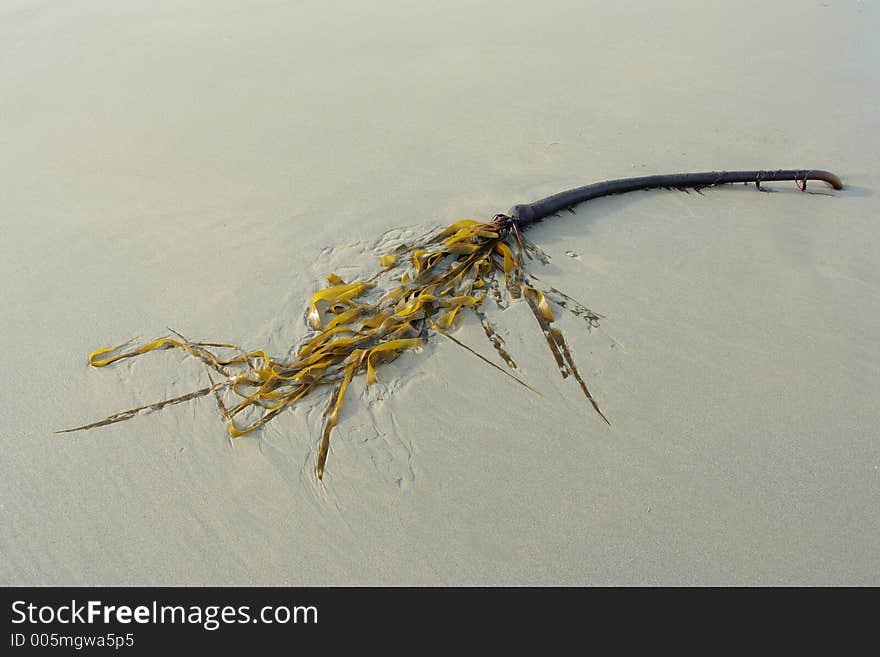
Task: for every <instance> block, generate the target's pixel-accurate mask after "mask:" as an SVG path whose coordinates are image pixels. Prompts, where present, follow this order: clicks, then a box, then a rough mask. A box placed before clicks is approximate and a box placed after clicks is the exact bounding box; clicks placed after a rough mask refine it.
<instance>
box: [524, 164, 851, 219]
mask: <svg viewBox="0 0 880 657" xmlns="http://www.w3.org/2000/svg"><path fill="white" fill-rule="evenodd" d="M780 180H794V181H795V182H797V183H798V184H799V185H800V187H801V190H806V188H807V181H808V180H822V181H824V182H826V183H828V184H829V185H831V186H832V187H833V188H834V189H843V183H842V182H841V180H840V178H838V177H837V176H836V175H835V174H833V173H831V172H830V171H821V170H819V169H779V170H777V171H705V172H703V173H672V174H665V175H659V176H642V177H640V178H621V179H618V180H605V181H603V182H597V183H593V184H592V185H585V186H584V187H577V188H575V189H569V190H568V191H565V192H560V193H558V194H554V195H553V196H548V197H547V198H542V199H541V200H539V201H535V202H534V203H526V204H522V205H515V206H513V207H512V208H511V209H510V217H511V218H512V219H513V220H514V223H516V225H517V226H518V227H519V228H525V227H526V226H528V225H529V224H531V223H533V222H536V221H540V220H541V219H543V218H544V217H547V216H550V215H552V214H555V213H557V212H559V211H560V210H565V209H566V208H572V207H574V206H575V205H578V204H579V203H583V202H584V201H589V200H591V199H594V198H599V197H600V196H610V195H612V194H625V193H626V192H634V191H636V190H639V189H657V188H670V189H675V188H681V189H687V188H694V189H700V188H702V187H712V186H714V185H725V184H729V183H755V185H757V186H758V187H760V186H761V183H762V182H773V181H780Z"/></svg>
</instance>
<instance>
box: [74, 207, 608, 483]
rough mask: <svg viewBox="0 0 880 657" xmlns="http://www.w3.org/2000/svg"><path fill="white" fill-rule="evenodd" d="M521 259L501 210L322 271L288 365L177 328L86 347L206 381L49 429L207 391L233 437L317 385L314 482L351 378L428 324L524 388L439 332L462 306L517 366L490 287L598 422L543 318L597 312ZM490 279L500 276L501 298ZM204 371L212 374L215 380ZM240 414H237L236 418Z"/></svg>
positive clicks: (96, 362)
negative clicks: (133, 343)
mask: <svg viewBox="0 0 880 657" xmlns="http://www.w3.org/2000/svg"><path fill="white" fill-rule="evenodd" d="M524 258H529V259H533V258H538V259H539V260H541V261H542V262H546V260H547V256H546V255H544V254H543V252H541V251H540V249H538V248H537V247H536V246H535V245H533V244H531V243H530V242H528V241H526V240H525V238H524V237H523V236H522V234H521V232H520V231H519V230H518V229H517V225H516V223H515V221H514V220H513V219H512V218H511V217H509V216H507V215H502V214H499V215H496V216H495V218H494V219H493V221H492V222H490V223H480V222H477V221H471V220H464V221H459V222H457V223H454V224H452V225H450V226H448V227H447V228H445V229H443V230H441V231H439V232H437V233H435V234H432V235H427V236H425V237H423V238H421V239H419V240H416V243H415V244H412V245H402V246H399V247H398V248H397V249H395V250H394V251H393V252H392V253H389V254H387V255H384V256H381V258H380V263H381V266H382V271H380V272H379V273H378V274H376V275H375V276H373V278H371V279H370V280H368V281H363V282H353V283H346V282H345V281H343V280H342V279H341V278H339V277H338V276H336V275H335V274H330V276H329V277H328V282H329V287H327V288H325V289H323V290H320V291H318V292H317V293H315V295H314V296H313V297H312V300H311V304H310V305H309V308H308V315H307V323H308V325H309V327H310V328H311V329H312V330H313V331H314V332H315V333H314V335H313V337H311V338H310V339H309V340H308V341H307V342H306V343H305V344H304V345H303V346H302V347H301V348H300V349H299V351H298V353H297V357H296V359H295V360H292V361H285V360H275V359H273V358H271V357H270V356H269V355H267V354H266V353H265V352H264V351H262V350H257V351H245V350H243V349H241V348H240V347H237V346H235V345H231V344H227V343H217V342H192V341H190V340H187V339H186V338H185V337H183V336H182V335H180V334H179V333H177V332H174V334H175V337H164V338H159V339H157V340H154V341H152V342H149V343H148V344H144V345H142V346H140V347H137V348H134V349H130V350H126V347H127V346H128V344H127V343H126V344H123V345H117V346H114V347H106V348H104V349H98V350H97V351H94V352H92V353H91V354H90V355H89V359H88V360H89V364H90V365H91V366H93V367H104V366H106V365H110V364H111V363H115V362H117V361H120V360H123V359H126V358H133V357H135V356H140V355H143V354H146V353H149V352H151V351H157V350H163V349H182V350H183V351H185V352H187V353H188V354H190V355H191V356H194V357H196V358H198V359H199V360H201V361H202V362H203V363H204V364H205V366H206V368H207V371H208V379H209V381H210V384H211V385H210V386H208V387H205V388H201V389H199V390H196V391H194V392H190V393H188V394H186V395H182V396H180V397H175V398H172V399H166V400H164V401H160V402H157V403H154V404H149V405H147V406H141V407H138V408H133V409H129V410H127V411H123V412H121V413H115V414H113V415H111V416H109V417H107V418H105V419H104V420H101V421H99V422H93V423H91V424H86V425H83V426H80V427H75V428H73V429H65V430H64V431H61V432H58V433H65V432H70V431H81V430H84V429H92V428H95V427H100V426H105V425H109V424H114V423H116V422H122V421H124V420H128V419H131V418H132V417H135V416H136V415H138V414H139V413H141V412H143V411H148V410H161V409H163V408H165V407H167V406H171V405H174V404H179V403H182V402H185V401H189V400H191V399H196V398H198V397H203V396H206V395H209V394H213V395H214V397H215V399H216V401H217V406H218V408H219V409H220V413H221V415H222V416H223V419H224V420H225V422H226V429H227V431H228V433H229V436H230V437H231V438H234V437H237V436H242V435H244V434H247V433H250V432H252V431H254V430H256V429H258V428H260V427H262V426H263V425H265V424H266V423H267V422H269V421H270V420H272V419H273V418H274V417H276V416H277V415H278V414H280V413H281V412H282V411H284V410H285V409H286V408H288V407H290V406H292V405H294V404H296V402H298V401H299V400H301V399H303V398H304V397H306V396H307V395H309V394H310V393H312V392H313V391H315V390H316V389H317V388H319V387H322V386H332V387H333V388H332V393H331V395H330V400H329V403H328V405H327V407H326V409H325V411H324V428H323V432H322V435H321V444H320V447H319V449H318V457H317V463H316V471H317V475H318V478H319V479H322V478H323V476H324V468H325V465H326V462H327V453H328V450H329V447H330V434H331V432H332V431H333V428H334V427H335V426H336V424H337V423H338V421H339V412H340V409H341V408H342V403H343V400H344V398H345V393H346V391H347V389H348V386H349V384H350V383H351V381H352V379H353V378H354V377H355V375H357V374H359V373H360V372H363V371H366V375H367V384H368V385H369V384H373V383H375V382H376V381H377V380H378V379H377V375H376V367H377V366H378V365H380V364H382V363H387V362H390V361H391V360H393V359H395V358H397V356H399V355H400V354H401V353H402V352H403V351H406V350H410V349H417V348H418V347H420V346H421V345H422V344H423V343H424V342H425V340H426V339H427V338H428V337H429V335H430V333H431V332H432V331H436V332H437V333H440V334H442V335H444V336H446V337H447V338H449V339H450V340H452V341H453V342H455V343H456V344H458V345H460V346H462V347H463V348H465V349H467V350H468V351H469V352H471V353H472V354H474V355H475V356H477V357H478V358H480V359H482V360H483V361H485V362H486V363H488V364H489V365H491V366H493V367H495V368H496V369H498V370H500V371H501V372H504V373H505V374H507V375H508V376H510V377H511V378H513V379H514V380H516V381H517V382H518V383H520V384H522V385H524V386H526V387H529V386H528V385H527V384H526V383H525V382H524V381H522V380H521V379H519V378H518V377H516V376H514V375H513V374H511V373H510V372H509V371H507V370H505V369H503V368H501V367H500V366H498V365H496V364H495V363H494V362H492V361H491V360H489V359H487V358H485V357H484V356H482V355H480V354H479V353H477V352H476V351H474V350H473V349H471V348H470V347H468V346H467V345H465V344H464V343H462V342H461V341H459V340H458V339H457V338H455V337H453V336H452V335H450V333H449V332H448V330H449V329H451V328H452V327H454V325H455V322H456V318H457V317H458V316H459V313H460V311H461V310H462V309H468V310H471V311H472V312H473V313H474V314H475V315H476V316H477V318H478V319H479V321H480V323H481V325H482V327H483V330H484V331H485V333H486V336H487V337H488V339H489V341H490V342H491V344H492V345H493V347H494V348H495V350H496V351H497V353H498V355H499V356H500V357H501V359H502V360H503V361H504V362H505V363H506V364H507V365H508V367H510V368H512V369H515V368H516V363H515V362H514V361H513V359H512V358H511V356H510V354H509V353H508V352H507V351H506V349H505V348H504V340H503V339H502V338H501V336H500V335H498V333H497V332H496V331H495V329H494V328H493V327H492V324H491V323H490V322H489V320H488V319H487V317H486V315H485V314H484V313H483V312H482V310H481V306H482V304H483V302H484V301H485V299H486V297H487V296H488V295H490V294H491V296H492V297H493V298H494V299H495V301H496V302H497V304H498V305H499V306H501V307H504V305H505V304H506V303H507V301H508V300H509V299H525V301H526V303H527V304H528V306H529V308H530V309H531V311H532V313H533V314H534V316H535V319H536V320H537V322H538V325H539V326H540V328H541V330H542V331H543V333H544V337H545V339H546V341H547V345H548V346H549V348H550V352H551V353H552V355H553V358H554V360H555V361H556V365H557V367H558V368H559V371H560V373H561V374H562V377H563V378H567V377H568V376H569V375H570V376H572V377H573V378H574V379H575V381H577V383H578V385H579V386H580V388H581V390H582V391H583V393H584V395H586V397H587V399H588V400H589V401H590V403H591V404H592V405H593V408H594V409H595V410H596V412H597V413H598V414H599V415H600V416H601V417H602V419H603V420H605V422H608V418H606V417H605V415H604V413H602V411H601V410H600V409H599V406H598V404H597V403H596V400H595V399H593V396H592V395H591V394H590V391H589V390H588V388H587V385H586V383H585V382H584V379H583V378H582V377H581V375H580V373H579V372H578V369H577V367H576V366H575V364H574V361H573V360H572V357H571V351H570V350H569V348H568V345H567V344H566V342H565V340H564V338H563V336H562V332H561V331H560V330H559V329H558V328H557V327H556V326H554V324H553V322H554V315H553V311H552V309H551V307H550V301H553V302H554V303H556V304H557V305H559V306H560V307H562V308H566V309H568V310H569V311H571V312H573V313H574V314H575V315H578V316H579V317H581V318H583V319H584V320H585V321H586V322H588V323H589V324H590V325H592V326H596V323H597V321H598V319H599V315H596V314H595V313H593V312H592V311H590V310H589V309H587V308H585V307H584V306H582V305H581V304H579V303H578V302H576V301H574V300H573V299H571V298H570V297H568V296H567V295H565V294H563V293H562V292H560V291H559V290H556V289H555V288H551V289H550V290H545V291H541V290H539V289H538V288H537V287H535V285H534V284H533V282H532V279H531V277H530V276H529V274H528V273H527V271H526V270H525V268H524ZM499 279H503V284H504V286H503V289H504V291H505V292H506V295H505V294H504V293H503V292H502V288H501V285H500V284H499ZM377 281H378V282H377ZM383 281H384V282H386V283H389V284H394V286H393V287H391V289H390V290H389V291H387V292H382V290H383V289H387V287H388V285H385V286H383V285H379V282H383ZM505 296H506V297H507V299H505V298H504V297H505ZM212 372H213V373H216V374H218V375H219V376H220V377H222V378H221V379H220V380H219V381H216V382H215V380H214V377H213V376H212ZM530 389H531V388H530ZM228 392H231V393H234V397H235V398H236V399H237V400H238V401H237V403H235V405H233V406H229V405H227V404H226V403H225V402H224V397H223V395H224V393H228ZM240 418H246V420H245V421H244V422H242V421H241V419H240Z"/></svg>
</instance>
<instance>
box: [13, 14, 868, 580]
mask: <svg viewBox="0 0 880 657" xmlns="http://www.w3.org/2000/svg"><path fill="white" fill-rule="evenodd" d="M245 4H246V6H245ZM878 28H880V11H878V8H877V6H876V5H875V4H872V3H868V2H834V1H828V2H818V1H817V2H807V3H799V4H798V6H797V9H793V8H792V7H791V6H789V5H787V4H784V3H757V2H740V3H736V4H735V6H733V5H730V4H729V3H727V5H725V4H723V3H718V2H701V1H696V0H682V1H677V2H670V3H663V7H662V8H661V7H660V6H659V4H654V3H639V2H633V3H628V2H617V3H610V2H584V1H578V2H569V3H566V2H558V1H552V2H551V1H548V2H542V3H531V2H514V3H511V2H503V3H502V2H486V1H483V2H455V1H453V2H443V3H409V2H402V1H398V2H393V1H389V2H379V3H360V2H351V3H333V5H332V7H328V6H326V3H319V2H301V3H278V2H252V3H232V2H213V3H204V2H181V1H175V2H153V1H150V2H146V1H143V0H137V1H130V2H125V3H117V2H110V1H105V2H97V1H94V2H78V3H75V4H73V5H69V6H67V5H64V6H62V5H58V4H55V3H42V2H37V1H23V0H18V1H13V2H8V1H7V2H4V3H3V4H2V6H0V116H2V121H0V180H2V183H0V188H2V189H0V221H2V226H3V239H2V240H0V280H2V282H3V288H2V289H3V313H2V316H0V337H2V342H3V346H4V356H3V360H4V367H3V372H4V376H3V380H2V391H3V411H4V412H3V422H2V432H0V440H2V445H3V456H2V458H0V584H7V585H10V584H11V585H246V584H254V585H390V584H402V585H443V584H451V585H499V584H526V585H531V584H563V585H605V584H612V585H618V584H620V585H624V584H636V585H656V584H673V585H676V584H678V585H708V584H722V585H743V584H758V585H782V584H798V585H800V584H804V585H813V584H817V585H825V584H855V585H862V584H873V585H878V584H880V576H878V573H880V552H878V550H877V545H878V544H880V442H878V438H877V436H878V429H877V427H878V420H880V405H878V402H877V398H878V392H880V377H878V372H880V328H878V327H880V271H878V267H877V263H878V262H880V239H878V237H880V228H878V216H880V196H878V193H880V192H878V190H880V174H878V172H880V161H878V158H880V156H878V149H877V148H876V142H877V135H878V133H880V111H878V99H880V84H878V82H880V74H878V70H877V65H876V63H877V62H878V61H880V45H878V41H877V39H876V34H877V31H878ZM798 167H808V168H809V167H814V168H824V169H830V170H832V171H835V172H836V173H838V174H839V175H840V176H841V177H842V178H843V179H844V182H845V183H846V185H847V187H846V189H844V190H843V191H841V192H832V191H830V190H828V189H827V188H825V187H824V186H823V185H822V184H821V183H811V184H810V186H809V188H808V191H810V192H814V193H810V194H803V193H800V192H799V191H798V190H797V188H796V187H795V185H794V184H793V183H779V184H774V185H768V186H767V187H768V188H771V189H772V190H773V192H774V193H763V194H762V193H758V192H756V191H755V190H754V188H753V187H751V188H746V187H743V186H735V187H733V186H731V187H727V188H718V189H711V190H705V191H704V193H703V194H702V195H699V194H694V193H691V194H684V193H680V192H670V191H656V192H638V193H633V194H629V195H626V196H620V197H612V198H606V199H600V200H596V201H593V202H590V203H587V204H584V205H582V206H580V207H579V208H577V211H576V213H575V214H574V215H571V214H568V213H564V214H563V216H561V217H559V218H551V219H550V220H548V221H546V222H544V223H542V224H540V225H538V226H536V227H535V228H533V229H532V230H530V231H529V237H530V239H531V240H533V241H534V242H536V243H537V244H539V245H540V246H541V247H542V248H543V249H544V250H545V251H546V252H547V253H548V254H549V255H550V256H551V258H552V260H551V263H550V264H549V265H547V266H541V265H538V264H535V265H533V266H532V270H533V272H534V273H535V274H536V275H537V276H539V277H540V278H541V280H542V282H543V283H545V284H546V285H548V286H554V287H557V288H559V289H561V290H563V291H565V292H567V293H569V294H570V295H572V296H573V297H575V298H577V299H579V300H581V301H583V302H584V303H586V304H587V305H588V306H590V307H591V308H592V309H593V310H595V311H597V312H599V313H601V314H603V315H604V316H605V318H604V319H603V320H602V322H601V326H600V328H599V329H598V330H595V331H592V332H589V331H587V330H586V327H585V325H584V324H583V323H581V322H580V321H579V320H578V319H577V318H574V317H571V316H562V317H561V318H560V325H561V326H562V328H563V329H564V331H565V333H566V336H567V338H568V340H569V342H570V344H571V346H572V349H573V351H574V358H575V360H576V361H577V362H578V364H579V365H580V367H581V371H582V373H583V374H584V376H585V378H586V380H587V383H588V384H589V386H590V388H591V390H592V392H593V394H594V395H595V397H596V398H597V399H598V401H599V403H600V404H601V406H602V408H603V410H604V411H605V412H606V414H607V415H608V417H609V419H610V421H611V425H610V426H607V425H605V423H604V422H602V420H601V418H599V417H598V416H597V415H596V413H595V412H594V411H593V410H592V408H591V407H590V406H589V404H588V403H586V400H585V399H584V398H583V396H582V395H581V393H580V391H579V390H578V388H577V386H576V385H575V384H574V383H573V382H571V381H563V380H562V379H561V378H560V377H559V373H558V372H557V371H556V368H555V365H554V364H553V361H552V359H551V356H550V354H549V352H548V350H547V346H546V344H545V342H544V340H543V338H542V336H541V334H540V332H539V330H538V328H537V326H536V325H535V322H534V319H533V318H532V317H531V316H530V314H529V312H528V309H527V308H526V307H525V306H524V305H523V304H522V303H514V304H512V305H511V306H510V307H509V308H508V309H507V310H505V311H503V312H500V311H497V310H491V309H490V311H489V312H490V318H491V319H492V320H493V321H494V322H495V323H496V324H497V325H498V326H499V329H500V330H501V332H502V335H503V336H504V338H505V340H506V341H507V344H508V347H509V350H510V351H511V353H512V354H513V355H514V357H515V358H516V359H517V362H518V364H519V365H520V374H521V375H522V376H523V377H524V378H525V379H526V380H527V381H528V383H529V384H530V385H532V386H533V387H535V388H536V389H537V390H539V391H540V392H541V394H542V396H538V395H535V394H533V393H531V392H529V391H528V390H526V389H525V388H522V387H521V386H518V385H516V384H515V383H514V382H512V381H510V380H509V379H507V378H506V377H503V376H501V375H500V374H499V373H498V372H496V371H494V370H492V369H491V368H489V367H487V366H486V365H485V364H484V363H482V362H480V361H479V360H478V359H476V358H474V357H473V356H471V355H470V354H468V353H466V352H465V351H464V350H461V349H459V348H458V347H457V346H456V345H454V344H453V343H451V342H450V341H448V340H444V339H442V338H434V339H432V340H431V341H430V342H429V343H428V344H427V345H426V346H425V347H424V348H423V349H422V351H421V352H419V353H405V354H403V355H402V356H401V357H400V358H399V359H397V360H396V361H395V362H394V363H391V364H389V365H388V366H386V367H383V368H381V369H380V371H379V376H380V383H379V384H377V386H375V387H373V388H372V389H370V390H366V389H365V383H364V381H363V377H361V378H359V379H358V380H356V382H355V383H354V384H353V388H352V393H350V394H351V398H350V399H349V400H348V402H347V403H346V405H345V407H344V412H343V414H342V418H341V421H340V424H339V426H338V427H337V428H336V430H335V432H334V435H333V441H332V444H331V452H330V457H329V460H328V465H327V474H326V476H325V477H324V480H323V482H319V481H318V480H317V479H316V476H315V473H314V463H315V454H316V451H317V445H318V441H319V439H320V432H321V411H322V409H323V406H324V403H325V399H326V398H325V397H321V398H319V399H318V400H315V402H313V403H310V404H308V405H303V407H301V408H299V409H298V410H296V411H295V412H291V413H285V414H284V415H282V416H281V417H279V418H277V419H276V420H275V421H273V422H272V423H271V424H270V425H269V426H268V427H267V428H266V429H265V430H264V431H262V432H260V433H258V434H255V435H252V436H248V437H244V438H241V439H239V440H237V441H236V443H235V446H234V448H233V447H231V446H230V443H229V441H228V439H227V437H226V434H225V429H224V426H223V422H222V420H221V418H220V417H219V415H218V411H217V407H216V405H215V404H214V402H213V400H211V399H210V398H205V399H202V400H199V401H195V402H191V403H188V404H185V405H181V406H176V407H173V408H169V409H166V410H164V411H162V412H158V413H152V414H150V415H148V416H145V417H137V418H135V419H133V420H131V421H128V422H123V423H120V424H116V425H114V426H110V427H105V428H101V429H96V430H91V431H87V432H81V433H73V434H62V435H55V434H53V433H52V432H53V431H55V430H58V429H63V428H67V427H70V426H75V425H78V424H82V423H85V422H90V421H94V420H98V419H101V418H103V417H105V416H107V415H109V414H110V413H113V412H116V411H120V410H124V409H127V408H131V407H133V406H137V405H140V404H145V403H149V402H153V401H157V400H160V399H163V398H165V397H168V396H172V395H175V394H182V393H184V392H187V391H189V390H192V389H195V388H198V387H202V386H203V385H205V376H204V369H203V368H202V367H201V365H200V364H199V363H198V362H195V361H194V360H193V359H187V358H185V357H184V356H183V355H182V354H180V353H177V352H163V353H157V354H151V355H149V356H145V357H143V358H139V359H134V360H131V361H126V362H122V363H118V364H117V365H114V366H111V367H108V368H105V369H93V368H90V367H89V366H88V365H87V363H86V355H87V354H88V353H89V352H90V351H92V350H93V349H96V348H98V347H103V346H107V345H110V344H115V343H119V342H123V341H125V340H127V339H129V338H133V337H135V336H140V337H141V338H143V339H150V338H153V337H158V336H161V335H165V334H167V329H166V327H172V328H174V329H177V330H179V331H181V332H182V333H184V334H185V335H187V336H189V337H192V338H201V339H210V340H221V341H229V342H234V343H237V344H240V345H242V346H245V347H247V348H253V349H257V348H265V349H266V350H267V351H269V352H270V353H273V354H277V355H284V354H286V353H287V352H288V350H289V349H290V348H291V346H292V345H294V344H295V343H296V342H297V341H298V340H300V339H302V337H303V336H305V335H306V333H307V328H306V326H305V324H304V321H303V313H304V310H305V307H306V304H307V301H308V299H309V298H310V296H311V294H312V293H313V292H314V290H316V289H318V288H319V287H321V286H323V285H324V284H325V277H326V276H327V274H329V273H330V272H335V273H337V274H339V275H341V276H343V277H346V278H354V277H358V276H360V277H365V276H367V275H370V274H371V273H372V272H373V271H375V269H376V268H377V267H378V261H377V259H376V251H375V248H376V247H377V246H379V245H381V243H382V242H381V240H382V239H383V236H387V235H386V234H387V233H388V231H394V230H397V229H402V230H407V231H410V232H415V233H420V232H424V231H425V230H427V229H429V228H431V227H433V226H438V225H442V224H447V223H450V222H452V221H455V220H458V219H462V218H478V219H484V220H485V219H489V218H491V216H492V215H493V214H494V213H495V212H499V211H504V210H506V209H507V208H509V207H510V206H511V205H513V204H514V203H519V202H527V201H531V200H535V199H537V198H540V197H542V196H546V195H548V194H551V193H554V192H557V191H560V190H562V189H566V188H569V187H574V186H578V185H582V184H586V183H588V182H593V181H597V180H603V179H610V178H617V177H626V176H636V175H647V174H654V173H673V172H679V171H704V170H716V169H727V170H733V169H752V168H798ZM455 335H456V336H457V337H459V338H460V339H462V340H464V341H466V342H467V343H468V344H471V345H472V346H474V347H476V348H478V349H479V350H480V351H482V352H483V353H485V354H491V355H493V356H494V352H493V351H492V349H491V347H490V346H489V345H488V343H486V341H485V338H484V337H483V336H482V334H481V331H480V327H479V325H478V323H477V322H476V321H475V320H474V319H473V318H472V317H470V316H465V317H464V319H463V321H462V323H461V326H460V327H459V328H458V329H457V330H456V333H455Z"/></svg>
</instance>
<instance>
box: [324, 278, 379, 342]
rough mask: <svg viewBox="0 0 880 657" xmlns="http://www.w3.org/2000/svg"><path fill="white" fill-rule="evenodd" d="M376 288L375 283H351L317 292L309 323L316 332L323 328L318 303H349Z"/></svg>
mask: <svg viewBox="0 0 880 657" xmlns="http://www.w3.org/2000/svg"><path fill="white" fill-rule="evenodd" d="M372 287H374V284H373V283H349V284H347V285H334V286H332V287H328V288H324V289H323V290H319V291H318V292H315V294H314V295H313V296H312V303H311V305H309V314H308V323H309V326H310V327H311V328H313V329H315V330H316V331H317V330H319V329H320V328H321V315H320V314H319V313H318V302H319V301H329V302H331V303H332V302H343V303H344V302H348V301H351V300H352V299H354V298H356V297H359V296H360V295H362V294H363V293H364V292H366V291H367V290H369V289H370V288H372Z"/></svg>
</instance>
